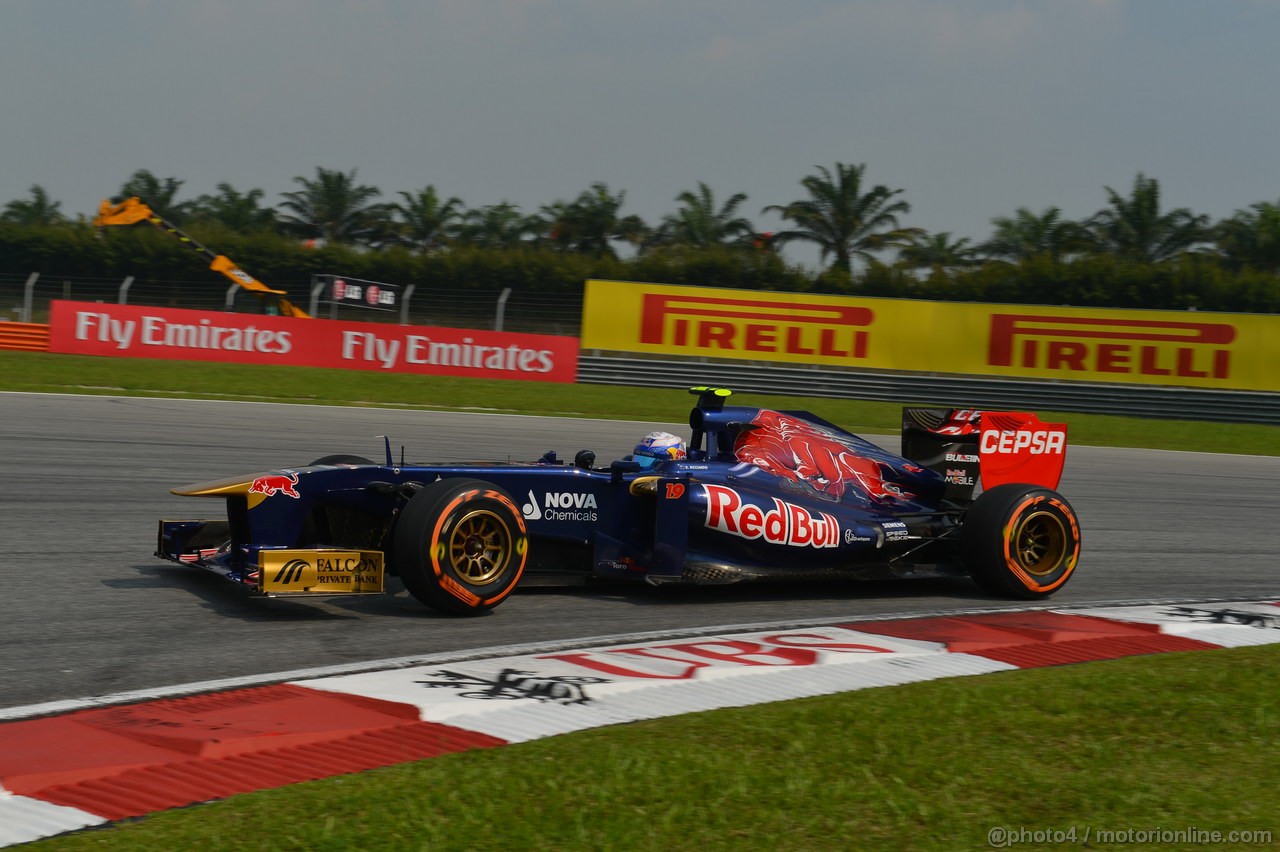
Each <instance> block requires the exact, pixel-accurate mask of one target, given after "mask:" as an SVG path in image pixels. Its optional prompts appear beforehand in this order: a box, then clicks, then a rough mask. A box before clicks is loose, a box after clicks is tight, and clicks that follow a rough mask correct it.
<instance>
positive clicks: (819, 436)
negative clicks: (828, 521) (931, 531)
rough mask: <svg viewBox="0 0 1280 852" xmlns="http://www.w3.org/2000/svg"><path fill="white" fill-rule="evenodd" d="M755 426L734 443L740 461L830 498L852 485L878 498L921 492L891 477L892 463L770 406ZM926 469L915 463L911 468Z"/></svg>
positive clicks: (834, 497) (836, 496) (904, 496)
mask: <svg viewBox="0 0 1280 852" xmlns="http://www.w3.org/2000/svg"><path fill="white" fill-rule="evenodd" d="M751 425H752V427H753V428H751V429H748V430H747V431H745V432H743V433H742V434H740V435H739V436H738V437H737V439H736V440H735V441H734V445H733V450H734V455H736V456H737V458H738V461H742V462H747V463H749V464H754V465H756V466H757V467H759V468H760V469H761V470H764V471H767V472H769V473H772V474H773V475H775V476H781V477H783V478H784V479H789V480H791V481H793V482H797V483H801V484H803V485H806V486H808V487H809V488H812V489H813V490H814V491H816V492H817V493H818V495H819V496H821V497H825V498H826V499H828V500H833V501H835V500H840V499H841V498H842V497H843V496H844V494H845V491H846V490H847V489H848V488H849V486H850V484H853V485H854V486H855V487H857V488H859V489H861V490H862V491H863V492H864V493H865V494H866V495H867V496H868V497H870V498H871V499H872V500H876V501H893V500H906V499H910V498H912V497H914V496H915V495H914V494H912V493H910V492H907V491H904V490H903V489H902V488H900V487H899V486H898V485H897V484H896V483H894V482H890V481H888V480H886V479H885V477H886V475H889V474H890V472H891V469H890V468H889V466H888V465H886V464H884V463H882V462H879V461H876V460H875V459H869V458H866V457H865V456H862V455H860V454H858V453H857V452H855V451H854V450H853V448H851V447H850V446H849V445H848V444H846V443H845V442H844V441H842V440H840V437H839V436H838V435H836V434H835V433H833V432H830V431H828V430H826V429H823V428H822V427H820V426H818V425H816V424H814V423H810V422H808V421H805V420H800V419H798V418H796V417H790V416H788V415H786V414H781V413H779V412H777V411H768V410H764V411H761V412H760V413H759V415H757V416H756V418H755V419H754V420H752V421H751ZM912 468H914V470H915V471H919V470H920V469H921V468H919V467H917V466H915V465H911V466H909V467H908V470H911V469H912Z"/></svg>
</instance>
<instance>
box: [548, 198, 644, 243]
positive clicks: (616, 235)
mask: <svg viewBox="0 0 1280 852" xmlns="http://www.w3.org/2000/svg"><path fill="white" fill-rule="evenodd" d="M626 197H627V193H626V191H625V190H623V191H621V192H619V193H617V194H616V195H615V194H613V193H611V192H610V191H609V187H608V185H607V184H604V183H600V182H596V183H593V184H591V188H590V189H587V190H583V191H582V192H581V193H579V195H578V197H577V198H576V199H575V200H574V201H572V202H570V203H565V202H563V201H557V202H555V203H554V204H549V205H546V206H544V207H543V208H542V220H541V221H542V224H543V226H544V228H543V229H544V231H545V232H546V234H547V238H548V239H549V240H550V242H551V244H552V245H554V246H556V247H557V248H559V249H561V250H562V251H576V252H580V253H582V254H588V255H591V256H593V257H617V256H618V255H617V252H616V251H614V248H613V246H612V245H611V243H612V242H613V241H615V240H623V241H627V242H632V243H635V242H638V241H639V240H641V239H642V238H643V236H642V235H643V232H644V231H645V230H646V229H645V225H644V222H643V221H642V220H641V219H640V217H638V216H634V215H633V216H619V215H618V214H619V211H620V210H621V209H622V205H623V202H624V201H625V200H626Z"/></svg>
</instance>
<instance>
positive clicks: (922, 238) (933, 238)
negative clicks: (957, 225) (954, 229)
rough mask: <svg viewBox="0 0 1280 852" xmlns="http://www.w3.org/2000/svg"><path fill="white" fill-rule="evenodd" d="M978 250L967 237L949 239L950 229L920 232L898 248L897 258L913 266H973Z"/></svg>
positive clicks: (951, 267) (952, 267) (949, 267)
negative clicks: (927, 232) (930, 232)
mask: <svg viewBox="0 0 1280 852" xmlns="http://www.w3.org/2000/svg"><path fill="white" fill-rule="evenodd" d="M977 255H978V250H977V248H976V247H975V246H973V245H971V244H970V241H969V238H968V237H961V238H960V239H958V240H952V239H951V232H950V231H939V232H938V233H936V234H926V233H921V234H918V235H916V236H914V237H912V239H911V241H910V242H909V243H907V244H906V245H905V246H903V247H902V248H900V249H898V259H899V260H900V261H902V262H903V263H905V264H907V265H908V266H911V267H913V268H917V269H918V268H929V267H938V268H941V269H955V268H959V267H964V266H973V265H974V264H975V263H977V262H978V260H977Z"/></svg>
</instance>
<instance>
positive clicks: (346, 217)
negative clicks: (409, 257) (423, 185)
mask: <svg viewBox="0 0 1280 852" xmlns="http://www.w3.org/2000/svg"><path fill="white" fill-rule="evenodd" d="M293 180H294V182H295V183H299V184H301V185H302V189H300V190H296V191H294V192H285V193H281V194H282V195H283V196H284V198H285V201H283V202H282V203H281V204H280V207H281V208H283V209H284V210H285V211H286V213H285V214H284V215H283V216H281V217H280V218H281V221H283V222H284V223H285V225H286V226H287V227H288V228H289V229H290V230H293V231H296V232H297V233H298V234H300V235H301V236H303V237H307V238H310V239H323V240H325V241H326V242H330V243H349V244H350V243H364V244H376V243H379V242H382V241H384V240H386V239H388V238H389V237H390V234H391V231H392V230H393V228H392V223H391V213H390V207H389V206H388V205H385V204H371V203H370V201H371V200H372V199H374V198H377V197H378V196H379V195H381V194H382V191H381V190H379V189H378V188H377V187H373V186H367V185H363V184H357V183H356V170H355V169H352V170H351V172H350V173H349V174H345V173H343V172H340V171H337V170H335V169H324V168H317V169H316V178H315V180H308V179H307V178H305V177H301V176H299V177H295V178H294V179H293Z"/></svg>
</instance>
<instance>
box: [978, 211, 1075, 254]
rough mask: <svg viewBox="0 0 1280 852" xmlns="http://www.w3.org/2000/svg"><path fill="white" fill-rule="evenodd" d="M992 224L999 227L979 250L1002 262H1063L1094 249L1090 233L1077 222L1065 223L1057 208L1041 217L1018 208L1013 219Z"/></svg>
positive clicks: (996, 221)
mask: <svg viewBox="0 0 1280 852" xmlns="http://www.w3.org/2000/svg"><path fill="white" fill-rule="evenodd" d="M991 224H993V225H995V226H996V230H995V233H994V234H993V235H992V236H991V239H989V240H987V241H986V242H985V243H983V244H982V245H980V246H978V250H979V251H981V252H983V253H984V254H986V255H988V256H990V257H994V258H998V259H1000V260H1009V261H1013V262H1020V261H1024V260H1030V259H1031V258H1033V257H1049V258H1051V259H1053V260H1061V259H1062V257H1063V256H1064V255H1066V254H1070V253H1071V252H1076V251H1082V250H1084V249H1086V248H1088V247H1089V246H1090V245H1091V241H1090V238H1089V233H1088V231H1086V230H1085V228H1083V227H1082V226H1081V225H1080V224H1078V223H1076V222H1070V221H1067V220H1064V219H1063V218H1062V211H1061V210H1059V209H1058V208H1057V207H1047V208H1045V210H1044V212H1043V213H1040V214H1039V215H1036V214H1035V213H1032V212H1031V211H1030V210H1029V209H1027V208H1026V207H1019V208H1018V211H1017V212H1016V213H1015V214H1014V215H1013V216H1012V217H1010V216H997V217H996V218H994V219H992V220H991Z"/></svg>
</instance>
